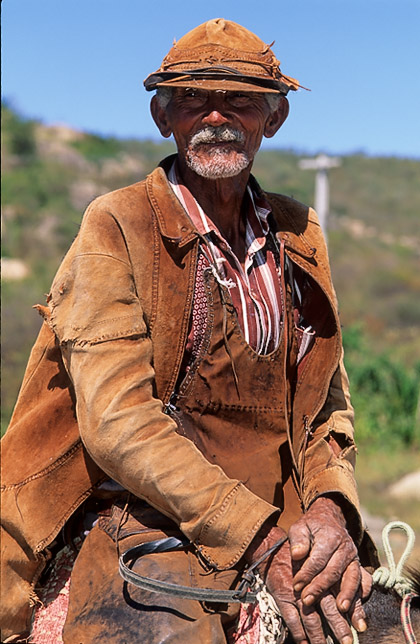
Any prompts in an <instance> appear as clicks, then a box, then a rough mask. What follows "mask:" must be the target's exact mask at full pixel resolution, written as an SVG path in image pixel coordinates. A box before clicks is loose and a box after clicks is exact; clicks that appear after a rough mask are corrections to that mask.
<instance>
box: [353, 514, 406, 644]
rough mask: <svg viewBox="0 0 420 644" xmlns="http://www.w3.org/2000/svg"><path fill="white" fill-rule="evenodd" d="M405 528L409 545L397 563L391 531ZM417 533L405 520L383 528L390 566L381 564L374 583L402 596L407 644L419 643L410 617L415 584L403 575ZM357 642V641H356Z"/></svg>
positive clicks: (384, 543) (403, 625)
mask: <svg viewBox="0 0 420 644" xmlns="http://www.w3.org/2000/svg"><path fill="white" fill-rule="evenodd" d="M398 529H399V530H403V531H404V532H405V533H406V535H407V545H406V547H405V549H404V552H403V553H402V555H401V558H400V560H399V562H398V564H397V565H395V560H394V555H393V552H392V548H391V545H390V543H389V533H390V532H391V530H398ZM415 540H416V535H415V533H414V530H413V528H412V527H411V526H409V525H408V523H404V521H391V523H388V524H387V525H386V526H385V528H384V529H383V530H382V543H383V547H384V551H385V555H386V559H387V563H388V568H386V567H385V566H381V567H380V568H378V569H377V570H375V572H374V573H373V583H374V584H376V585H377V586H383V587H384V588H387V589H391V588H392V589H393V590H394V591H395V592H396V593H398V595H399V596H400V597H401V599H402V601H401V612H400V614H401V624H402V627H403V632H404V637H405V641H406V644H417V640H416V637H415V635H414V631H413V626H412V624H411V618H410V604H411V600H412V599H413V597H416V595H415V594H414V593H413V586H412V584H411V582H410V580H409V579H407V578H406V577H404V576H403V575H402V570H403V568H404V565H405V563H406V561H407V559H408V557H409V556H410V554H411V552H412V550H413V546H414V542H415ZM355 644H357V642H355Z"/></svg>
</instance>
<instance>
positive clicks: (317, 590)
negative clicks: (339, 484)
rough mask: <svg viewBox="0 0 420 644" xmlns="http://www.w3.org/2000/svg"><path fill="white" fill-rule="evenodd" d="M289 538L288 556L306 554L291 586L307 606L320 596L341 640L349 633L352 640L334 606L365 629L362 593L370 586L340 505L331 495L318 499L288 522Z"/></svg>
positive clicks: (366, 594)
mask: <svg viewBox="0 0 420 644" xmlns="http://www.w3.org/2000/svg"><path fill="white" fill-rule="evenodd" d="M289 540H290V547H291V556H292V559H293V560H294V561H295V562H297V561H301V560H303V559H305V561H304V563H303V565H302V566H301V567H300V569H299V570H298V572H297V573H296V574H295V576H294V579H293V586H294V590H295V592H297V593H300V597H301V600H302V602H303V605H304V606H306V607H311V606H312V605H313V604H315V603H316V602H318V601H319V602H320V606H321V609H322V611H323V613H324V615H325V617H326V618H327V621H328V622H329V624H330V626H331V628H332V629H333V631H334V632H336V633H337V635H338V633H340V635H338V637H339V639H340V641H341V642H343V644H344V643H346V641H347V640H346V638H347V637H348V638H349V639H348V641H349V642H351V641H352V639H350V638H351V635H350V629H349V627H348V625H347V622H346V620H344V618H343V617H342V616H341V615H340V613H339V612H338V610H337V607H338V609H339V611H341V613H348V615H349V617H350V619H351V622H352V624H353V626H354V627H355V628H356V629H357V630H359V631H363V630H365V629H366V623H365V614H364V610H363V608H362V604H361V599H362V598H365V597H367V596H368V594H369V592H370V587H371V578H370V575H369V574H368V573H367V572H366V571H365V570H364V569H363V568H361V566H360V564H359V561H358V558H357V549H356V546H355V545H354V542H353V540H352V539H351V537H350V535H349V533H348V532H347V530H346V523H345V519H344V516H343V513H342V511H341V509H340V507H339V506H338V505H337V504H336V503H335V502H334V501H333V500H332V499H329V498H325V497H320V498H318V499H316V500H315V501H314V502H313V504H312V505H311V506H310V508H309V509H308V511H307V513H306V514H305V515H303V517H301V519H299V521H297V522H296V523H295V524H294V525H293V526H291V528H290V530H289ZM335 595H336V598H335V600H334V596H335Z"/></svg>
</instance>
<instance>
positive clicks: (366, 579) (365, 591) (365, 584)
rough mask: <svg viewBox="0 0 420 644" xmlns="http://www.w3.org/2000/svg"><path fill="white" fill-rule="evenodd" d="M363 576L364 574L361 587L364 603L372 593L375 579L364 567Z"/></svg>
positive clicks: (362, 569)
mask: <svg viewBox="0 0 420 644" xmlns="http://www.w3.org/2000/svg"><path fill="white" fill-rule="evenodd" d="M360 570H361V574H362V579H361V582H360V587H361V596H362V601H365V600H366V599H367V598H368V597H369V595H370V593H371V592H372V584H373V579H372V575H370V574H369V573H368V571H367V570H365V569H364V568H363V567H361V569H360Z"/></svg>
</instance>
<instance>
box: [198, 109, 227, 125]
mask: <svg viewBox="0 0 420 644" xmlns="http://www.w3.org/2000/svg"><path fill="white" fill-rule="evenodd" d="M228 121H229V119H227V118H226V116H223V114H221V113H220V112H219V110H212V111H211V112H209V113H208V114H207V115H206V116H204V118H203V123H204V124H205V125H212V126H213V127H218V126H219V125H224V124H225V123H227V122H228Z"/></svg>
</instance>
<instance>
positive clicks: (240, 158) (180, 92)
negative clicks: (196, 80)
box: [152, 88, 284, 179]
mask: <svg viewBox="0 0 420 644" xmlns="http://www.w3.org/2000/svg"><path fill="white" fill-rule="evenodd" d="M152 111H153V108H152ZM160 112H161V115H160V116H161V119H162V118H163V120H164V123H163V124H162V123H160V122H159V120H161V119H159V118H156V114H154V117H155V121H156V123H157V125H158V127H159V129H160V131H161V133H162V134H163V135H164V136H170V134H173V135H174V138H175V141H176V144H177V147H178V153H179V155H180V156H181V160H183V161H185V163H186V164H187V166H188V167H189V168H191V169H192V170H194V172H196V173H197V174H199V175H200V176H203V177H205V178H207V179H222V178H228V177H233V176H236V175H237V174H239V173H240V172H241V171H242V170H244V169H245V168H247V167H248V166H249V165H250V164H251V163H252V161H253V160H254V157H255V154H256V152H257V151H258V149H259V147H260V144H261V139H262V137H263V135H264V134H265V135H266V136H272V134H270V133H267V131H268V130H267V123H268V122H269V121H270V120H271V111H270V108H269V106H268V103H267V101H266V100H265V98H264V96H263V95H262V94H258V93H255V94H252V93H245V92H244V93H240V92H226V91H205V90H197V89H181V88H179V89H175V90H173V93H172V98H171V100H170V102H169V104H168V105H167V107H166V110H164V114H162V110H160ZM283 120H284V119H283ZM280 124H281V123H280ZM278 127H279V126H278ZM278 127H276V128H275V129H276V131H277V129H278Z"/></svg>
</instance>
